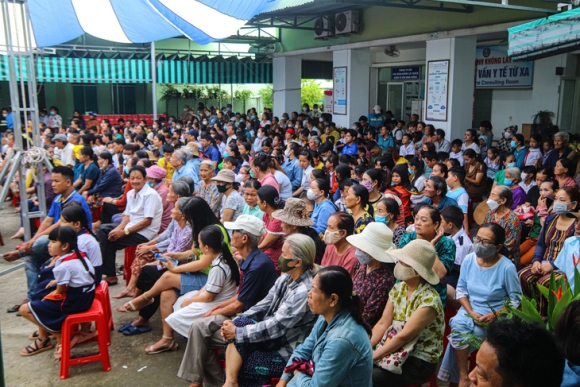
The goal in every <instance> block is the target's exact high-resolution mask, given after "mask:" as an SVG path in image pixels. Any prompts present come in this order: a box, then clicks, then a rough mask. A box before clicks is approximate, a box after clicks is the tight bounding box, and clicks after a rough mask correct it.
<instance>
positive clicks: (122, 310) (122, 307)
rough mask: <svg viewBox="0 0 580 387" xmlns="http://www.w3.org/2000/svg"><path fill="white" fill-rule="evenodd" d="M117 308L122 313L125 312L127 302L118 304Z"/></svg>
mask: <svg viewBox="0 0 580 387" xmlns="http://www.w3.org/2000/svg"><path fill="white" fill-rule="evenodd" d="M115 310H116V311H117V312H120V313H125V312H126V311H127V309H125V304H123V305H121V306H117V307H116V308H115Z"/></svg>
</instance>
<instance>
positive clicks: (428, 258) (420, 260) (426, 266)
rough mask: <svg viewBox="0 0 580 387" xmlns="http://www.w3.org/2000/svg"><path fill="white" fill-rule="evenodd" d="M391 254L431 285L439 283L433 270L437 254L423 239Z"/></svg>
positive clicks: (416, 240)
mask: <svg viewBox="0 0 580 387" xmlns="http://www.w3.org/2000/svg"><path fill="white" fill-rule="evenodd" d="M367 227H368V226H367ZM390 254H391V255H393V256H394V257H395V258H396V259H398V260H399V261H401V262H403V263H405V264H407V265H409V266H411V267H412V268H413V269H415V271H416V272H417V273H418V274H419V275H420V276H421V277H422V278H423V279H424V280H425V281H427V282H429V283H430V284H431V285H437V284H438V283H439V277H438V276H437V274H436V273H435V270H433V264H434V263H435V257H436V256H437V252H436V251H435V248H434V247H433V246H432V245H431V243H430V242H427V241H426V240H423V239H415V240H414V241H411V242H409V244H407V245H406V246H405V247H403V248H402V249H398V250H393V251H391V252H390Z"/></svg>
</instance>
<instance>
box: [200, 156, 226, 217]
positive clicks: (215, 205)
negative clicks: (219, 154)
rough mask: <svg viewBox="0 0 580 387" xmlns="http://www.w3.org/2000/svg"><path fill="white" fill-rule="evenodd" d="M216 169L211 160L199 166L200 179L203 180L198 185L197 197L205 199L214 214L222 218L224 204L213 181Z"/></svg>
mask: <svg viewBox="0 0 580 387" xmlns="http://www.w3.org/2000/svg"><path fill="white" fill-rule="evenodd" d="M214 170H215V167H214V165H213V162H212V161H210V160H204V161H202V162H201V164H200V166H199V177H200V178H201V180H200V181H199V183H198V184H197V189H196V190H195V195H196V196H200V197H202V198H204V199H205V201H206V202H207V203H208V204H209V206H210V208H211V210H212V212H213V213H214V214H215V216H217V217H218V218H219V217H220V207H221V204H222V196H223V195H222V194H221V193H219V192H218V190H217V187H216V184H215V182H214V181H212V180H211V178H212V177H213V172H214Z"/></svg>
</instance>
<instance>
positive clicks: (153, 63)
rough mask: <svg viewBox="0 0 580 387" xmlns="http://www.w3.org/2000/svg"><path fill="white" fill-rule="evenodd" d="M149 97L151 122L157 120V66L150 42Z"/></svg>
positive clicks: (152, 45) (153, 48)
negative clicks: (151, 111)
mask: <svg viewBox="0 0 580 387" xmlns="http://www.w3.org/2000/svg"><path fill="white" fill-rule="evenodd" d="M151 97H152V98H153V120H157V64H156V58H155V42H151Z"/></svg>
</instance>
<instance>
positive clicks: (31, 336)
mask: <svg viewBox="0 0 580 387" xmlns="http://www.w3.org/2000/svg"><path fill="white" fill-rule="evenodd" d="M39 338H40V337H39V336H38V331H34V332H33V333H31V334H30V335H29V336H28V340H36V339H39ZM48 338H49V339H50V340H52V339H54V335H51V334H48Z"/></svg>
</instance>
